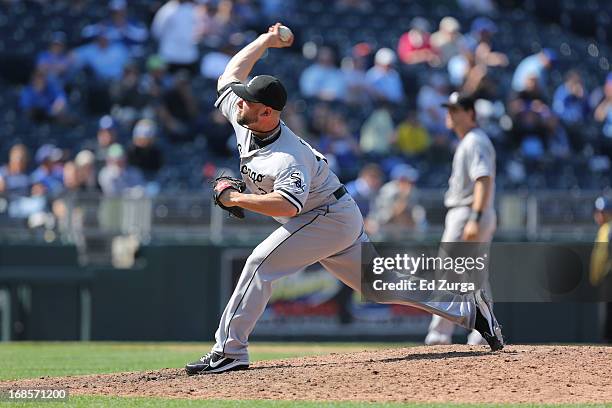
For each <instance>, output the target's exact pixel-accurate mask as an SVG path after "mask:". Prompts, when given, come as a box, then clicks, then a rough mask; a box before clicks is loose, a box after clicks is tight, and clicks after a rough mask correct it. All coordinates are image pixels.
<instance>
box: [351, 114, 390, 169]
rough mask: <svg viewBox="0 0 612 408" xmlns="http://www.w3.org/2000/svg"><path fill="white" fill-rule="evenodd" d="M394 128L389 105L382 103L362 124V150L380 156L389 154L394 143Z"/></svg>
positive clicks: (360, 140) (360, 141)
mask: <svg viewBox="0 0 612 408" xmlns="http://www.w3.org/2000/svg"><path fill="white" fill-rule="evenodd" d="M394 128H395V125H394V124H393V118H392V117H391V112H389V109H388V107H387V106H385V105H384V104H383V105H380V107H379V108H378V109H376V110H375V111H374V112H372V114H371V115H370V116H369V117H368V118H367V119H366V120H365V122H363V125H362V126H361V130H360V137H359V146H360V148H361V151H362V152H363V153H365V154H371V155H376V156H378V157H380V156H381V155H385V154H388V153H389V151H390V150H391V144H392V143H393V134H394ZM372 159H374V158H373V157H372Z"/></svg>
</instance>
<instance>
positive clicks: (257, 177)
mask: <svg viewBox="0 0 612 408" xmlns="http://www.w3.org/2000/svg"><path fill="white" fill-rule="evenodd" d="M240 173H242V174H244V175H245V176H247V177H248V178H250V179H251V181H252V182H253V183H261V182H262V181H263V179H264V177H265V176H264V175H263V174H258V173H257V172H255V171H254V170H251V169H249V168H248V167H247V165H246V164H244V165H243V166H242V168H241V169H240Z"/></svg>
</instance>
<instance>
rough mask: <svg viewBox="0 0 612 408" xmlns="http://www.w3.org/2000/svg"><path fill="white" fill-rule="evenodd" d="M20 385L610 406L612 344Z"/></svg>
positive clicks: (377, 356) (400, 353)
mask: <svg viewBox="0 0 612 408" xmlns="http://www.w3.org/2000/svg"><path fill="white" fill-rule="evenodd" d="M17 386H18V387H24V386H28V387H30V386H32V387H34V386H35V387H68V389H69V390H70V393H71V394H72V395H113V396H156V397H167V398H194V399H195V398H199V399H217V400H218V399H232V400H257V399H268V400H309V401H398V402H402V401H403V402H456V403H610V402H612V347H605V346H507V347H506V349H504V350H503V351H502V352H497V353H491V352H489V351H487V348H485V347H484V346H482V347H475V346H462V345H453V346H436V347H411V348H403V349H391V350H380V351H374V352H373V351H363V352H358V353H350V354H349V353H347V354H344V353H339V354H330V355H324V356H316V357H304V358H293V359H286V360H274V361H260V362H255V363H253V364H252V365H251V368H250V369H249V370H247V371H237V372H229V373H223V374H214V375H200V376H194V377H188V376H187V375H186V374H185V372H184V371H183V369H182V368H181V369H179V368H167V369H162V370H157V371H146V372H144V371H143V372H130V373H115V374H100V375H86V376H78V377H76V376H75V377H46V378H45V377H42V378H39V379H29V380H19V381H4V382H0V387H17Z"/></svg>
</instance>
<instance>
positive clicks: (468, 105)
mask: <svg viewBox="0 0 612 408" xmlns="http://www.w3.org/2000/svg"><path fill="white" fill-rule="evenodd" d="M442 106H443V107H445V108H450V107H460V108H462V109H464V110H470V109H471V110H475V109H474V98H472V97H471V96H469V95H462V94H460V93H459V92H453V93H452V94H450V96H449V97H448V102H444V103H443V104H442Z"/></svg>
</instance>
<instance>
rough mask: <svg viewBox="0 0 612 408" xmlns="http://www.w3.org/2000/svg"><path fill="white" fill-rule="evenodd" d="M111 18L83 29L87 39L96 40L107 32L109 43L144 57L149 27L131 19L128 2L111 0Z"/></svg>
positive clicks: (82, 33) (83, 34) (109, 5)
mask: <svg viewBox="0 0 612 408" xmlns="http://www.w3.org/2000/svg"><path fill="white" fill-rule="evenodd" d="M108 8H109V11H110V14H111V15H110V18H108V19H106V20H103V21H101V22H99V23H96V24H92V25H88V26H86V27H85V28H83V31H82V32H81V35H82V36H83V37H84V38H85V39H94V38H95V37H96V36H98V35H99V33H100V32H105V33H106V35H107V37H108V39H109V41H110V42H111V43H113V44H116V43H119V44H122V45H124V46H126V47H129V48H130V51H131V53H132V54H133V55H137V56H140V55H142V45H143V44H144V43H145V41H147V39H148V38H149V31H148V29H147V27H146V26H145V25H144V24H143V23H142V22H140V21H137V20H134V19H131V18H129V16H128V11H127V1H126V0H111V1H110V2H109V3H108Z"/></svg>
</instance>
